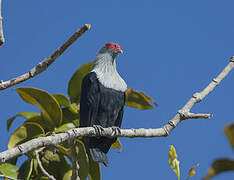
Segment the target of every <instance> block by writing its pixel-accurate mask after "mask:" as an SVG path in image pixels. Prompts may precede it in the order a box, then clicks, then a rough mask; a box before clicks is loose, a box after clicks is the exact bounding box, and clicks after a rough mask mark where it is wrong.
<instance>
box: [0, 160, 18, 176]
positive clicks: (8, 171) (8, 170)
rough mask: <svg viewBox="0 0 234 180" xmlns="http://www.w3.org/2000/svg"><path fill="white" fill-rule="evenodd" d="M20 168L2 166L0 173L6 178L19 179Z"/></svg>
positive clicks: (0, 166) (10, 165) (9, 165)
mask: <svg viewBox="0 0 234 180" xmlns="http://www.w3.org/2000/svg"><path fill="white" fill-rule="evenodd" d="M18 170H19V168H18V167H17V166H15V165H13V164H10V163H4V164H0V173H2V174H3V175H5V176H9V177H13V178H17V176H18Z"/></svg>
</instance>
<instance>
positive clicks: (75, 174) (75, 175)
mask: <svg viewBox="0 0 234 180" xmlns="http://www.w3.org/2000/svg"><path fill="white" fill-rule="evenodd" d="M70 144H71V153H70V156H71V162H72V176H71V180H80V178H79V168H80V166H79V164H78V153H77V151H76V140H74V139H71V143H70Z"/></svg>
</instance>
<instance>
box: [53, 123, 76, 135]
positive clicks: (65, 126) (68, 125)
mask: <svg viewBox="0 0 234 180" xmlns="http://www.w3.org/2000/svg"><path fill="white" fill-rule="evenodd" d="M75 127H76V126H75V125H74V124H73V123H66V124H63V125H61V126H59V127H58V128H56V129H55V130H54V132H55V133H60V132H65V131H67V130H69V129H72V128H75Z"/></svg>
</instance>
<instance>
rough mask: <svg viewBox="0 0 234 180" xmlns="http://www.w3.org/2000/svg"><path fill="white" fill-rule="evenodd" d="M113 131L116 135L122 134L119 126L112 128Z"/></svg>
mask: <svg viewBox="0 0 234 180" xmlns="http://www.w3.org/2000/svg"><path fill="white" fill-rule="evenodd" d="M111 129H112V131H113V134H114V135H118V134H121V130H120V128H119V127H118V126H112V127H111Z"/></svg>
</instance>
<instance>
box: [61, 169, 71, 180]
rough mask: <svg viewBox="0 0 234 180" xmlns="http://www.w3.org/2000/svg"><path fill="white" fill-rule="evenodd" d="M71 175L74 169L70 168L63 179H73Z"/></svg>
mask: <svg viewBox="0 0 234 180" xmlns="http://www.w3.org/2000/svg"><path fill="white" fill-rule="evenodd" d="M71 176H72V170H68V171H67V172H66V173H65V174H64V176H63V180H71Z"/></svg>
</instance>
